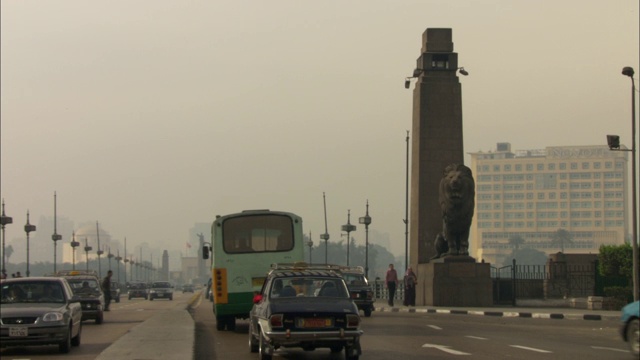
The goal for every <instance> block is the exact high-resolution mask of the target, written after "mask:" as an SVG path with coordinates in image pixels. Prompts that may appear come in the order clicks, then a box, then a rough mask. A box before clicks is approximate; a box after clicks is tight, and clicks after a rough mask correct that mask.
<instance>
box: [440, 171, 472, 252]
mask: <svg viewBox="0 0 640 360" xmlns="http://www.w3.org/2000/svg"><path fill="white" fill-rule="evenodd" d="M475 193H476V191H475V181H474V180H473V174H472V173H471V169H469V168H468V167H466V166H464V165H461V164H450V165H449V166H447V167H446V168H445V170H444V174H443V177H442V180H440V197H439V199H440V209H441V210H442V232H441V233H439V234H438V235H437V236H436V240H435V248H436V255H435V256H434V257H433V258H432V259H437V258H440V257H443V256H447V255H469V228H470V227H471V220H472V218H473V209H474V206H475V200H474V198H475Z"/></svg>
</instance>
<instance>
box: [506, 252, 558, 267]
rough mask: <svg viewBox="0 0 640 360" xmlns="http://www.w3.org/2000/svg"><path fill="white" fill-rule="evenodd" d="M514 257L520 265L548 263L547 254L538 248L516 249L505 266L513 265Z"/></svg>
mask: <svg viewBox="0 0 640 360" xmlns="http://www.w3.org/2000/svg"><path fill="white" fill-rule="evenodd" d="M512 259H515V260H516V263H517V264H520V265H544V264H546V263H547V254H545V253H544V252H542V251H540V250H536V249H529V248H525V249H519V250H515V249H514V250H513V251H512V252H511V256H510V257H508V258H507V259H506V261H505V263H504V264H503V266H507V265H511V261H512Z"/></svg>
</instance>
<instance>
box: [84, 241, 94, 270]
mask: <svg viewBox="0 0 640 360" xmlns="http://www.w3.org/2000/svg"><path fill="white" fill-rule="evenodd" d="M91 250H93V248H92V247H91V246H89V240H87V238H84V253H85V255H86V259H87V271H89V251H91Z"/></svg>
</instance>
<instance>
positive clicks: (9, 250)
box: [4, 245, 13, 262]
mask: <svg viewBox="0 0 640 360" xmlns="http://www.w3.org/2000/svg"><path fill="white" fill-rule="evenodd" d="M11 255H13V245H8V246H7V247H6V248H5V250H4V256H6V257H7V262H9V258H10V257H11Z"/></svg>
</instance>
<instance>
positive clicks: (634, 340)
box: [627, 319, 640, 358]
mask: <svg viewBox="0 0 640 360" xmlns="http://www.w3.org/2000/svg"><path fill="white" fill-rule="evenodd" d="M627 341H628V342H629V350H630V351H631V354H633V356H635V357H636V358H638V355H640V322H639V320H638V319H633V320H631V321H630V322H629V325H627Z"/></svg>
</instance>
